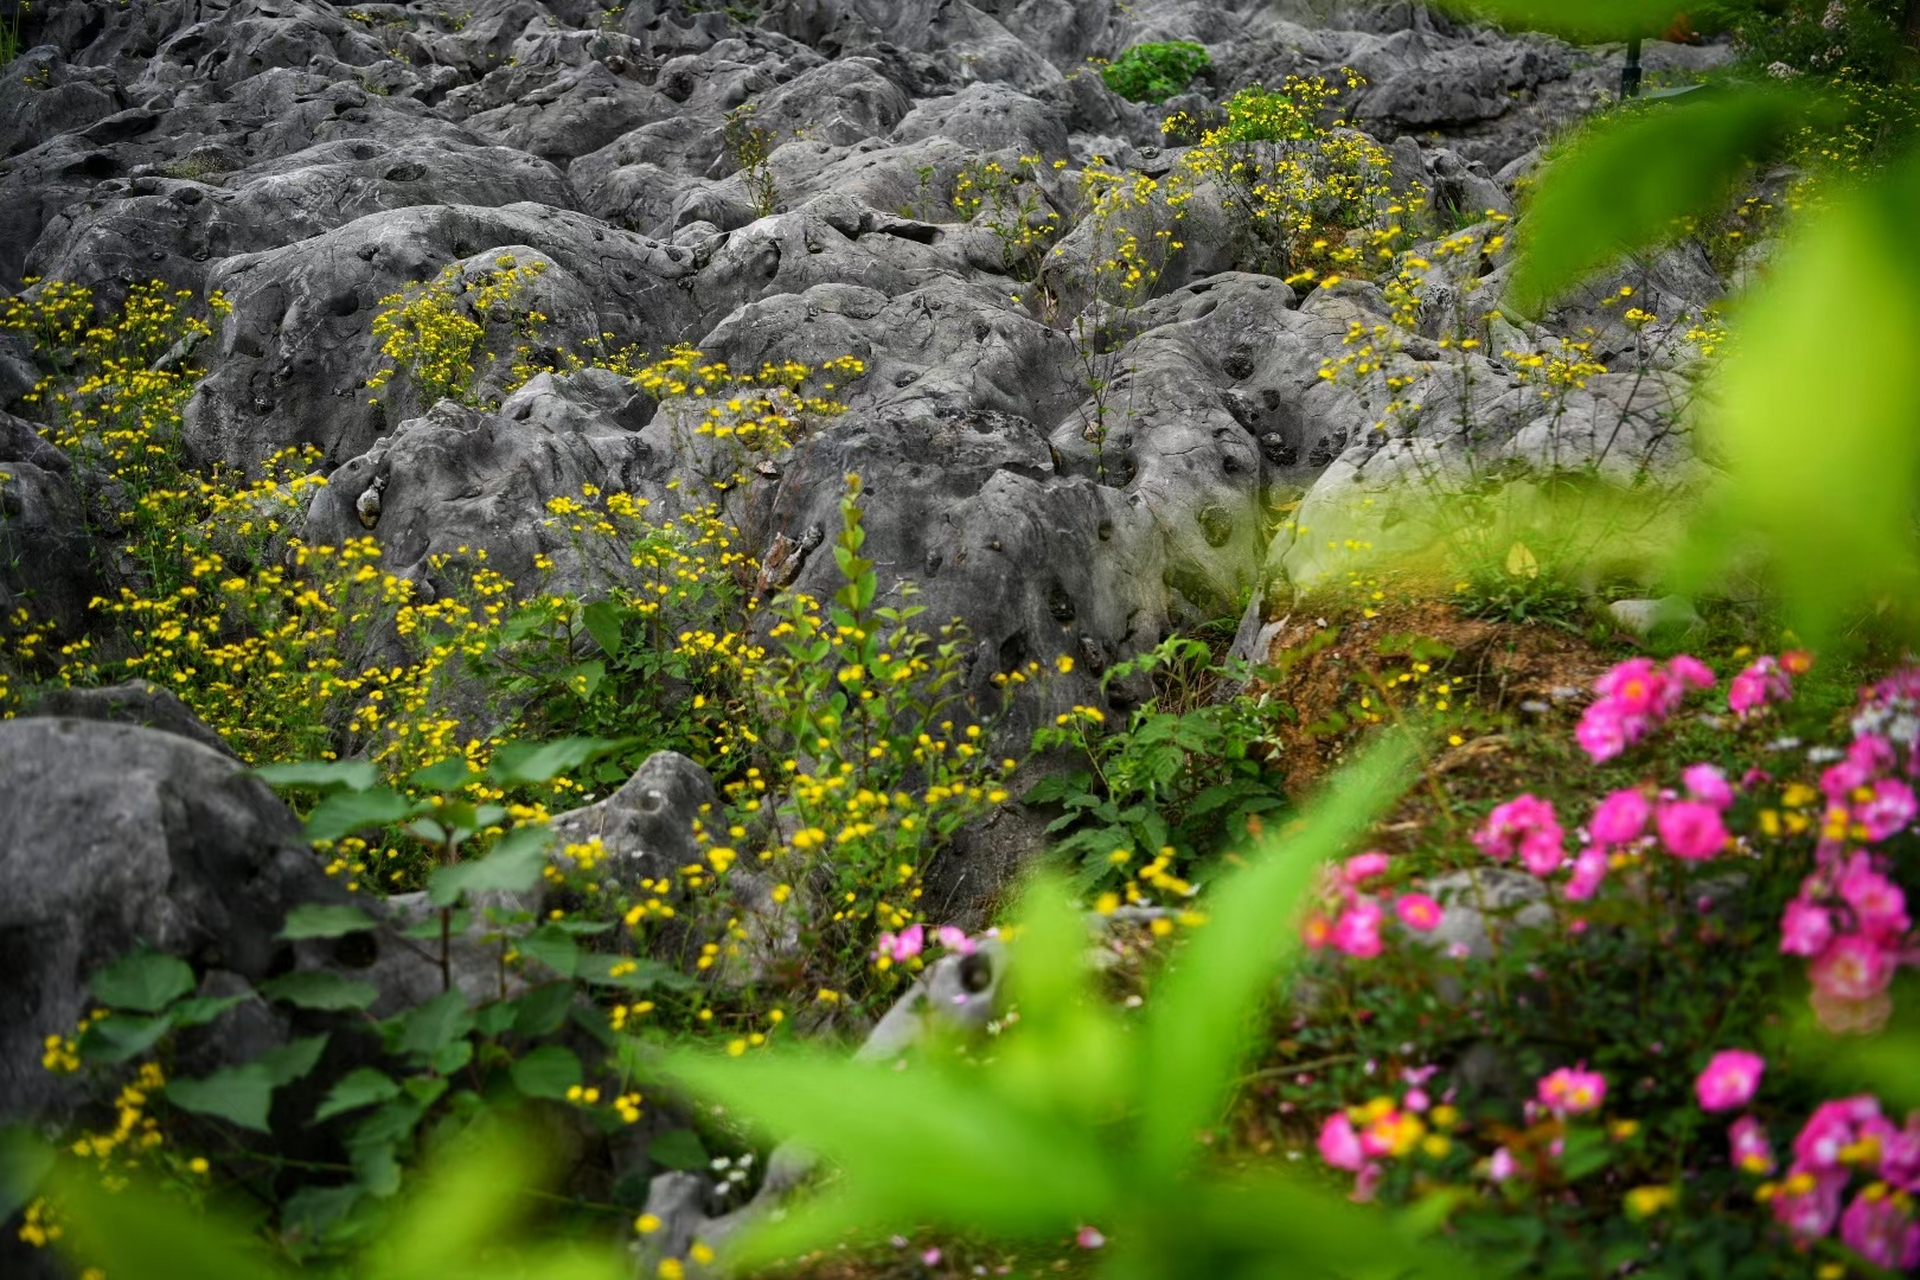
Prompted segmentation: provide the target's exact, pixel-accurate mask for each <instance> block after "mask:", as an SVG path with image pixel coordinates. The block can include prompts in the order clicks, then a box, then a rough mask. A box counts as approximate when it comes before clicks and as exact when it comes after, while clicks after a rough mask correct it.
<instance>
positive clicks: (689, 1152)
mask: <svg viewBox="0 0 1920 1280" xmlns="http://www.w3.org/2000/svg"><path fill="white" fill-rule="evenodd" d="M647 1159H649V1160H651V1161H653V1162H654V1163H655V1164H657V1165H659V1166H660V1167H661V1168H663V1169H686V1170H690V1171H694V1172H698V1171H700V1170H703V1169H705V1168H706V1167H707V1161H708V1160H709V1159H710V1157H709V1156H708V1155H707V1148H706V1144H705V1143H703V1142H701V1141H700V1135H699V1134H697V1133H695V1132H694V1131H693V1130H691V1129H668V1130H667V1131H666V1132H664V1133H656V1134H654V1135H653V1140H652V1141H651V1142H649V1143H647Z"/></svg>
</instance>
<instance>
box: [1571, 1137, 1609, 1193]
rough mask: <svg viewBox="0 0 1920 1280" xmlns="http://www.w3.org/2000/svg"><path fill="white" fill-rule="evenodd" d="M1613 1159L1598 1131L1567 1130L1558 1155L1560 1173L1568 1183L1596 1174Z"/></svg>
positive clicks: (1607, 1145)
mask: <svg viewBox="0 0 1920 1280" xmlns="http://www.w3.org/2000/svg"><path fill="white" fill-rule="evenodd" d="M1612 1159H1613V1149H1612V1147H1611V1145H1610V1144H1609V1143H1608V1142H1607V1137H1606V1135H1605V1134H1604V1133H1602V1132H1600V1131H1599V1130H1598V1129H1584V1128H1573V1129H1569V1130H1568V1131H1567V1134H1566V1138H1565V1145H1564V1147H1563V1148H1562V1150H1561V1153H1560V1172H1561V1174H1562V1175H1563V1176H1564V1177H1565V1178H1566V1180H1567V1181H1568V1182H1578V1181H1580V1179H1582V1178H1584V1177H1586V1176H1587V1175H1589V1174H1593V1173H1598V1172H1599V1171H1600V1170H1602V1169H1604V1168H1606V1167H1607V1164H1608V1163H1609V1162H1610V1161H1611V1160H1612Z"/></svg>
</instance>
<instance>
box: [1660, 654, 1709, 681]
mask: <svg viewBox="0 0 1920 1280" xmlns="http://www.w3.org/2000/svg"><path fill="white" fill-rule="evenodd" d="M1667 674H1668V675H1670V676H1672V677H1673V678H1674V679H1675V680H1678V681H1679V682H1680V683H1681V684H1682V685H1683V686H1685V687H1687V688H1689V689H1711V688H1713V686H1714V685H1715V684H1716V683H1718V681H1719V677H1718V676H1716V675H1714V674H1713V668H1712V667H1709V666H1708V665H1707V664H1706V663H1704V662H1702V661H1700V659H1698V658H1695V657H1692V656H1690V655H1688V654H1684V653H1683V654H1680V655H1678V656H1677V657H1673V658H1669V659H1668V660H1667Z"/></svg>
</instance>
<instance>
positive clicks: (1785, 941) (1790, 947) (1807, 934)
mask: <svg viewBox="0 0 1920 1280" xmlns="http://www.w3.org/2000/svg"><path fill="white" fill-rule="evenodd" d="M1831 941H1833V916H1832V915H1831V914H1830V913H1829V912H1828V911H1827V909H1826V908H1825V907H1823V906H1821V905H1820V904H1818V903H1816V902H1809V901H1807V899H1806V898H1804V897H1800V898H1795V899H1794V900H1793V901H1791V902H1789V903H1787V911H1786V914H1785V915H1783V916H1782V917H1781V918H1780V950H1781V951H1782V952H1783V953H1785V954H1787V955H1790V956H1817V955H1819V954H1820V953H1821V952H1822V951H1825V950H1826V949H1827V944H1828V943H1829V942H1831Z"/></svg>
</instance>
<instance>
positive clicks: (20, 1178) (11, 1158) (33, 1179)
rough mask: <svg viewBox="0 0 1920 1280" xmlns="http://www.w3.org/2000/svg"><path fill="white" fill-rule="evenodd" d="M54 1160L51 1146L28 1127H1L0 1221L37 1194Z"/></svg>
mask: <svg viewBox="0 0 1920 1280" xmlns="http://www.w3.org/2000/svg"><path fill="white" fill-rule="evenodd" d="M55 1159H56V1156H55V1154H54V1150H53V1148H52V1147H50V1146H48V1145H47V1144H46V1143H45V1142H44V1141H43V1140H42V1139H41V1137H40V1135H39V1134H37V1133H35V1132H33V1131H32V1130H31V1129H28V1128H25V1127H24V1126H21V1125H7V1126H5V1127H3V1128H0V1222H6V1221H8V1220H9V1219H11V1218H12V1217H13V1215H14V1214H16V1213H18V1212H20V1209H21V1207H22V1206H24V1205H26V1204H27V1203H28V1202H30V1201H31V1200H32V1199H33V1198H34V1196H35V1195H37V1194H38V1193H39V1190H40V1184H41V1182H42V1181H43V1180H44V1179H45V1178H46V1177H47V1175H48V1174H50V1173H52V1172H53V1166H54V1161H55Z"/></svg>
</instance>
